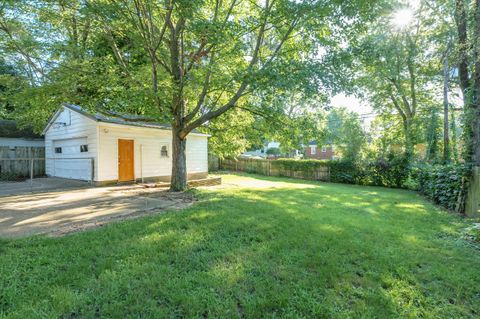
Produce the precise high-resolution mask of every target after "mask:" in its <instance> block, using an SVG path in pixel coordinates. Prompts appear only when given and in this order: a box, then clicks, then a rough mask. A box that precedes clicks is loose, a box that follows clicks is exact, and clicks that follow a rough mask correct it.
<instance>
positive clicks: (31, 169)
mask: <svg viewBox="0 0 480 319" xmlns="http://www.w3.org/2000/svg"><path fill="white" fill-rule="evenodd" d="M32 185H33V158H32V157H30V186H32Z"/></svg>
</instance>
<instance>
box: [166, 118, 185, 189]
mask: <svg viewBox="0 0 480 319" xmlns="http://www.w3.org/2000/svg"><path fill="white" fill-rule="evenodd" d="M180 131H181V129H179V128H177V127H172V179H171V185H170V190H171V191H174V192H180V191H184V190H185V189H186V188H187V157H186V145H187V139H186V138H181V137H180V134H179V133H180Z"/></svg>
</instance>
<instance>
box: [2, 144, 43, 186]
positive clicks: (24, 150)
mask: <svg viewBox="0 0 480 319" xmlns="http://www.w3.org/2000/svg"><path fill="white" fill-rule="evenodd" d="M44 175H45V148H44V147H20V146H17V147H9V146H0V180H13V181H15V180H24V179H27V178H31V177H38V176H44Z"/></svg>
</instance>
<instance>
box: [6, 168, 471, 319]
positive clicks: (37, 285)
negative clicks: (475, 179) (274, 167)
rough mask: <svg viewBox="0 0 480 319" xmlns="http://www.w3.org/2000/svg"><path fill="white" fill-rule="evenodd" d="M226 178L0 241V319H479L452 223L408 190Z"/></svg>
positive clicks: (463, 246) (462, 246)
mask: <svg viewBox="0 0 480 319" xmlns="http://www.w3.org/2000/svg"><path fill="white" fill-rule="evenodd" d="M222 177H223V179H224V184H225V186H223V187H220V188H219V187H217V188H211V189H203V190H199V191H196V192H197V196H199V197H200V198H201V201H200V202H199V203H198V204H196V205H194V206H193V207H190V208H188V209H185V210H183V211H180V212H168V213H166V214H162V215H156V216H152V217H146V218H141V219H137V220H132V221H126V222H121V223H114V224H111V225H108V226H106V227H104V228H102V229H97V230H94V231H87V232H84V233H78V234H73V235H69V236H65V237H61V238H45V237H40V236H39V237H30V238H24V239H17V240H8V241H7V240H2V241H0V317H2V318H3V317H5V318H45V317H57V318H58V317H63V318H94V317H110V318H125V317H143V318H159V317H167V318H168V317H172V318H173V317H176V318H185V317H186V318H190V317H192V318H197V317H204V318H208V317H223V318H225V317H227V318H259V317H265V318H277V317H282V318H301V317H304V318H311V317H317V318H322V317H324V318H349V317H350V318H360V317H362V318H398V317H406V318H417V317H424V318H475V317H478V316H479V315H480V272H479V271H478V266H479V265H480V255H479V251H478V250H477V249H476V248H475V247H474V246H473V245H471V244H469V243H468V242H467V241H466V240H464V239H462V236H461V232H462V230H463V229H464V228H465V227H466V226H467V221H465V220H463V219H462V218H460V217H459V216H455V215H453V214H449V213H447V212H444V211H441V210H439V209H438V208H436V207H434V206H433V205H432V204H430V203H429V202H427V201H426V200H425V199H423V198H422V197H420V196H419V195H417V194H415V193H413V192H409V191H404V190H397V189H386V188H379V187H364V186H355V185H341V184H329V183H316V182H307V181H299V180H293V179H286V178H267V177H260V176H255V175H223V176H222Z"/></svg>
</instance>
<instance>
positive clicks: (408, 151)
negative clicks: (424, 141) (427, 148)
mask: <svg viewBox="0 0 480 319" xmlns="http://www.w3.org/2000/svg"><path fill="white" fill-rule="evenodd" d="M411 122H412V119H410V118H407V119H406V120H405V121H404V122H403V131H404V134H405V156H406V157H407V158H408V159H411V158H412V157H413V154H414V146H413V136H412V124H411Z"/></svg>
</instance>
